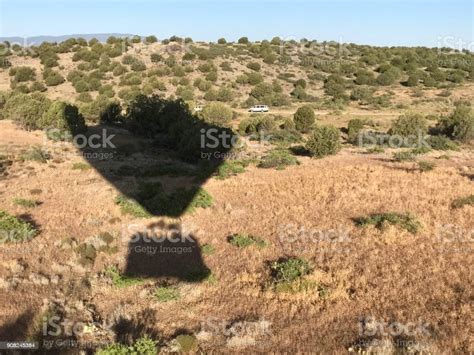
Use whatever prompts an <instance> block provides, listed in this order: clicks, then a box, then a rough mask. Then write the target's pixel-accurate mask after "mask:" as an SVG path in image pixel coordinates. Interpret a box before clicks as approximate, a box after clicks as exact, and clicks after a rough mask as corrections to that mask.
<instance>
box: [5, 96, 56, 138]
mask: <svg viewBox="0 0 474 355" xmlns="http://www.w3.org/2000/svg"><path fill="white" fill-rule="evenodd" d="M50 105H51V101H49V100H48V99H47V98H46V97H45V96H43V95H40V94H32V95H26V94H14V95H11V96H10V97H9V98H8V100H7V101H6V103H5V106H4V108H3V117H4V118H6V119H11V120H13V121H15V122H16V123H18V124H19V125H20V126H21V127H23V128H25V129H27V130H35V129H40V128H42V126H41V124H40V120H41V117H42V116H43V114H44V113H45V112H46V111H47V110H48V109H49V106H50Z"/></svg>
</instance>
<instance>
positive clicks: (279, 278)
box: [270, 258, 312, 283]
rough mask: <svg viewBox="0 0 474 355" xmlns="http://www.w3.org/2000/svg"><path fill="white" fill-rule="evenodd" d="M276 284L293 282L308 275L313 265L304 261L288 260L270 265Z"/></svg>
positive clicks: (281, 260)
mask: <svg viewBox="0 0 474 355" xmlns="http://www.w3.org/2000/svg"><path fill="white" fill-rule="evenodd" d="M270 270H271V273H272V279H273V282H274V283H283V282H293V281H296V280H298V279H301V278H302V277H304V276H306V275H308V274H309V273H310V272H311V271H312V267H311V265H310V264H309V263H308V262H307V261H306V260H304V259H300V258H288V259H280V260H277V261H274V262H273V263H271V265H270Z"/></svg>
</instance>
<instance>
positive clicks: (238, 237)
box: [229, 233, 267, 248]
mask: <svg viewBox="0 0 474 355" xmlns="http://www.w3.org/2000/svg"><path fill="white" fill-rule="evenodd" d="M229 243H230V244H232V245H233V246H236V247H238V248H247V247H249V246H251V245H255V246H256V247H257V248H264V247H266V246H267V242H266V241H265V240H263V239H262V238H259V237H255V236H253V235H250V234H246V233H240V234H235V235H233V236H231V237H230V238H229Z"/></svg>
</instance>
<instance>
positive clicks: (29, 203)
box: [13, 198, 39, 208]
mask: <svg viewBox="0 0 474 355" xmlns="http://www.w3.org/2000/svg"><path fill="white" fill-rule="evenodd" d="M13 204H15V205H17V206H21V207H26V208H33V207H37V206H39V202H38V201H35V200H29V199H26V198H15V199H14V200H13Z"/></svg>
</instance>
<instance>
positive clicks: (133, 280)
mask: <svg viewBox="0 0 474 355" xmlns="http://www.w3.org/2000/svg"><path fill="white" fill-rule="evenodd" d="M105 275H106V276H108V277H109V278H110V279H111V280H112V283H113V285H114V286H115V287H117V288H124V287H129V286H133V285H138V284H141V283H143V282H144V279H141V278H138V277H131V276H127V275H123V274H122V273H121V272H120V271H119V270H118V269H117V268H116V267H115V266H109V267H107V268H106V270H105Z"/></svg>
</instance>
